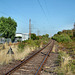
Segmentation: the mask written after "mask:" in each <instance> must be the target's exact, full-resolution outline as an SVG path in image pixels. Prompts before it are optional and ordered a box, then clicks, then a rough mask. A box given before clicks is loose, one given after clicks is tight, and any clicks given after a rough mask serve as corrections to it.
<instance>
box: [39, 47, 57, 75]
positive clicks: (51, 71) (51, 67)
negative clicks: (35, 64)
mask: <svg viewBox="0 0 75 75" xmlns="http://www.w3.org/2000/svg"><path fill="white" fill-rule="evenodd" d="M55 49H56V48H55ZM57 56H58V54H57V52H51V54H50V55H49V57H48V59H47V61H46V63H45V65H44V66H43V68H42V71H41V74H40V75H57V74H56V73H55V69H56V68H57V63H56V60H57Z"/></svg>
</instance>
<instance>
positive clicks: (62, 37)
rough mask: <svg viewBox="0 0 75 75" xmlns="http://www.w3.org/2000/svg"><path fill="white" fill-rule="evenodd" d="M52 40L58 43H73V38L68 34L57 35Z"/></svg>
mask: <svg viewBox="0 0 75 75" xmlns="http://www.w3.org/2000/svg"><path fill="white" fill-rule="evenodd" d="M52 39H54V40H56V41H58V42H71V41H72V40H71V38H70V37H69V36H68V35H67V34H60V35H59V34H55V35H54V36H53V37H52Z"/></svg>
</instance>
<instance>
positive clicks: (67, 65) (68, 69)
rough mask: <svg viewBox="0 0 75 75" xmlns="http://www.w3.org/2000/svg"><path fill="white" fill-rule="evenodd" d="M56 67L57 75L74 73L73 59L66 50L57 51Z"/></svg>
mask: <svg viewBox="0 0 75 75" xmlns="http://www.w3.org/2000/svg"><path fill="white" fill-rule="evenodd" d="M57 62H58V65H59V66H58V68H57V70H56V72H57V74H58V75H74V74H75V60H73V59H72V58H71V57H70V56H69V55H68V54H67V53H66V52H64V51H59V55H58V60H57Z"/></svg>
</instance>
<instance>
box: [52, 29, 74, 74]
mask: <svg viewBox="0 0 75 75" xmlns="http://www.w3.org/2000/svg"><path fill="white" fill-rule="evenodd" d="M52 39H54V40H56V41H57V42H58V43H59V45H61V50H63V51H60V52H59V56H58V60H57V62H58V65H59V67H58V70H57V73H58V75H74V74H75V37H74V30H63V31H62V32H60V31H59V32H58V33H57V34H55V35H54V36H53V37H52ZM64 51H65V52H64Z"/></svg>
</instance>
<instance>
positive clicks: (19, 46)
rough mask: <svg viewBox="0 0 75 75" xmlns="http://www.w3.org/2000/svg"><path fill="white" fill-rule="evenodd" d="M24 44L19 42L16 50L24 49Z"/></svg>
mask: <svg viewBox="0 0 75 75" xmlns="http://www.w3.org/2000/svg"><path fill="white" fill-rule="evenodd" d="M24 46H25V44H24V43H19V45H18V51H19V52H22V51H23V50H24Z"/></svg>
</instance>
